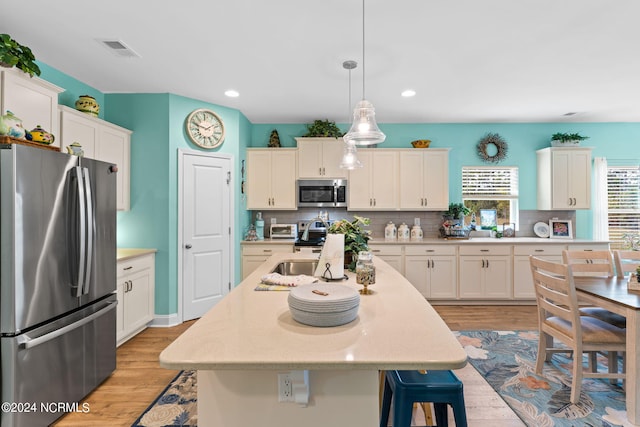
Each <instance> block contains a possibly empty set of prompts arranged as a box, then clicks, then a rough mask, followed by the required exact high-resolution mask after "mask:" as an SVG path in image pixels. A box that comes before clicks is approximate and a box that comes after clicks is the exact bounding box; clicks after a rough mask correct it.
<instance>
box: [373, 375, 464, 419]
mask: <svg viewBox="0 0 640 427" xmlns="http://www.w3.org/2000/svg"><path fill="white" fill-rule="evenodd" d="M392 398H393V427H410V426H411V415H412V413H413V403H414V402H433V404H434V405H433V406H434V409H435V415H436V423H437V424H438V427H447V426H448V425H449V422H448V418H447V405H451V407H452V408H453V414H454V416H455V421H456V427H467V412H466V410H465V407H464V395H463V393H462V382H461V381H460V380H459V379H458V377H456V375H455V374H454V373H453V372H451V371H428V372H427V373H426V374H423V373H421V372H420V371H387V372H386V373H385V381H384V392H383V397H382V413H381V414H380V427H387V423H388V422H389V412H390V410H391V400H392Z"/></svg>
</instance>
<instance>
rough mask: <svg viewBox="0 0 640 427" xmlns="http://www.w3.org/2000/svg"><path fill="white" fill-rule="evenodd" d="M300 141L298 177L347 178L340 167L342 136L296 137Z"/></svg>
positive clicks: (345, 172)
mask: <svg viewBox="0 0 640 427" xmlns="http://www.w3.org/2000/svg"><path fill="white" fill-rule="evenodd" d="M296 141H297V142H298V178H300V179H318V178H320V179H322V178H327V179H329V178H346V177H347V171H346V170H344V169H340V162H341V161H342V154H343V146H344V142H343V140H342V138H296Z"/></svg>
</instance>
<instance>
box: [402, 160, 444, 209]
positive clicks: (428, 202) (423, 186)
mask: <svg viewBox="0 0 640 427" xmlns="http://www.w3.org/2000/svg"><path fill="white" fill-rule="evenodd" d="M399 151H400V183H399V185H400V188H399V189H398V192H399V195H400V196H399V197H400V200H399V202H400V209H401V210H436V211H443V210H444V211H446V210H447V209H448V207H449V149H407V150H399Z"/></svg>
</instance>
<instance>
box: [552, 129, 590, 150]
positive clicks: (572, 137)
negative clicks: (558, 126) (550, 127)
mask: <svg viewBox="0 0 640 427" xmlns="http://www.w3.org/2000/svg"><path fill="white" fill-rule="evenodd" d="M585 139H589V137H588V136H582V135H580V134H579V133H563V132H557V133H554V134H553V135H551V146H553V147H566V146H571V145H579V144H580V141H583V140H585Z"/></svg>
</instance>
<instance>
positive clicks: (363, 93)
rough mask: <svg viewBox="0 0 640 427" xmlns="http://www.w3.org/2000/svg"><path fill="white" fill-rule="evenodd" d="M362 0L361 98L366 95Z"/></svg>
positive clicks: (364, 97)
mask: <svg viewBox="0 0 640 427" xmlns="http://www.w3.org/2000/svg"><path fill="white" fill-rule="evenodd" d="M364 1H365V0H362V99H363V100H364V99H367V97H366V96H365V92H364V81H365V78H364V71H365V69H364V67H365V65H364V64H365V62H364Z"/></svg>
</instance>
